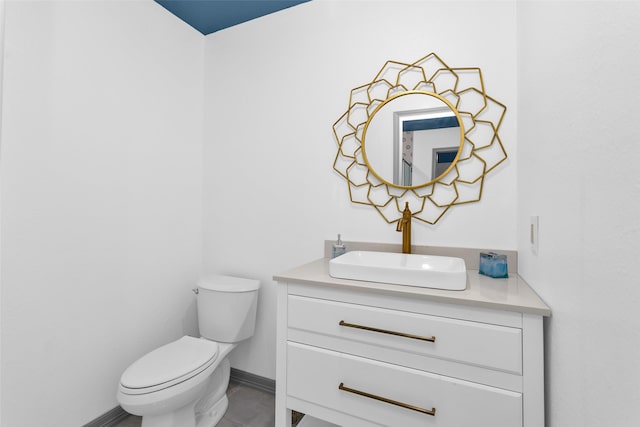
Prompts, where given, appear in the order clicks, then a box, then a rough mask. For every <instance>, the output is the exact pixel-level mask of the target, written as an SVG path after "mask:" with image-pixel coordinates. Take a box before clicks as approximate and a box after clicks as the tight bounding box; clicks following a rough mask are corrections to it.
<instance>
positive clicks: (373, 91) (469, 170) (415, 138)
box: [333, 53, 507, 224]
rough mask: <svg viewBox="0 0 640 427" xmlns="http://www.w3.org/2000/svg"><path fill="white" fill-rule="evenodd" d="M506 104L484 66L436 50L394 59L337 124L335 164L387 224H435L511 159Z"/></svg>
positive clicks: (356, 196) (357, 199)
mask: <svg viewBox="0 0 640 427" xmlns="http://www.w3.org/2000/svg"><path fill="white" fill-rule="evenodd" d="M506 110H507V108H506V107H505V106H504V105H503V104H501V103H500V102H498V101H496V100H495V99H494V98H492V97H490V96H489V95H487V94H486V92H485V88H484V81H483V79H482V72H481V71H480V69H479V68H470V67H460V68H452V67H449V66H448V65H447V64H445V63H444V61H442V59H440V57H438V55H436V54H435V53H430V54H428V55H427V56H425V57H423V58H421V59H419V60H417V61H416V62H413V63H404V62H398V61H387V62H386V63H385V64H384V66H383V67H382V68H381V69H380V71H379V72H378V73H377V74H376V76H375V77H374V78H373V80H372V81H371V82H369V83H366V84H363V85H361V86H358V87H356V88H354V89H352V90H351V93H350V95H349V106H348V108H347V111H345V112H344V114H342V116H340V118H339V119H338V120H337V121H336V122H335V123H334V125H333V133H334V136H335V140H336V142H337V144H338V150H337V153H336V157H335V159H334V162H333V169H334V170H335V171H336V172H337V173H338V174H339V175H340V176H341V177H342V178H344V179H345V181H346V182H347V184H348V188H349V197H350V199H351V201H352V202H353V203H356V204H361V205H368V206H372V207H373V208H374V209H376V210H377V211H378V213H379V214H380V215H381V216H382V217H383V218H384V219H385V221H387V222H388V223H396V222H398V221H399V220H400V219H401V218H402V211H403V210H404V207H405V203H408V204H409V208H410V210H411V213H412V217H413V218H415V219H418V220H420V221H423V222H426V223H428V224H435V223H436V222H438V221H439V220H440V219H441V218H442V217H443V215H444V214H445V213H446V212H447V211H448V210H449V209H450V208H451V207H452V206H456V205H461V204H466V203H472V202H477V201H479V200H480V198H481V197H482V189H483V186H484V177H485V176H486V175H487V174H488V173H489V172H491V171H492V170H494V169H495V168H496V167H497V166H498V165H500V164H501V163H502V162H504V161H505V160H506V159H507V153H506V151H505V150H504V146H503V145H502V141H501V140H500V137H499V135H498V131H499V129H500V125H501V124H502V120H503V118H504V115H505V113H506Z"/></svg>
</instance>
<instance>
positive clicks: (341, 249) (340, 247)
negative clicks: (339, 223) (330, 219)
mask: <svg viewBox="0 0 640 427" xmlns="http://www.w3.org/2000/svg"><path fill="white" fill-rule="evenodd" d="M346 251H347V248H346V247H345V246H344V243H342V240H340V235H339V234H338V241H337V242H335V243H334V244H333V247H332V249H331V258H335V257H338V256H340V255H342V254H344V253H345V252H346Z"/></svg>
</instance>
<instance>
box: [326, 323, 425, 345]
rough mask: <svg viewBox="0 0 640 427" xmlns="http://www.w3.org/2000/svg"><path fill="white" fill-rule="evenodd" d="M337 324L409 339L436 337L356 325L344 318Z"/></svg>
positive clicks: (422, 339)
mask: <svg viewBox="0 0 640 427" xmlns="http://www.w3.org/2000/svg"><path fill="white" fill-rule="evenodd" d="M338 324H339V325H340V326H346V327H348V328H356V329H364V330H365V331H373V332H380V333H381V334H389V335H395V336H398V337H404V338H411V339H414V340H421V341H429V342H436V337H434V336H431V337H421V336H420V335H412V334H405V333H403V332H396V331H389V330H386V329H378V328H372V327H371V326H362V325H356V324H354V323H347V322H345V321H344V320H341V321H340V323H338Z"/></svg>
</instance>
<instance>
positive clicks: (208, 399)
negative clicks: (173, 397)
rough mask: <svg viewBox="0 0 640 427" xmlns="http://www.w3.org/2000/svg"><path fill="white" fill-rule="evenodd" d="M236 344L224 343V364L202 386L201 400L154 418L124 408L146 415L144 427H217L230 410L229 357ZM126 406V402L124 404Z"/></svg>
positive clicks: (219, 365)
mask: <svg viewBox="0 0 640 427" xmlns="http://www.w3.org/2000/svg"><path fill="white" fill-rule="evenodd" d="M233 348H235V344H228V343H224V344H222V343H220V349H219V354H218V356H219V357H220V358H221V361H220V362H219V363H218V365H217V366H215V368H214V371H213V373H211V374H210V377H209V378H208V379H207V381H206V382H205V383H203V384H202V385H201V388H200V391H199V392H198V394H200V398H199V399H196V400H195V401H193V402H191V403H189V404H188V405H186V406H184V407H181V408H179V409H176V410H173V411H168V412H164V411H163V412H161V413H158V414H154V415H150V414H149V413H148V412H147V411H135V412H134V411H132V410H131V408H129V409H127V407H125V406H126V405H123V409H125V410H128V411H129V412H132V413H136V414H137V415H142V426H141V427H214V426H215V425H216V424H218V423H219V422H220V420H221V419H222V417H223V416H224V414H225V412H226V411H227V407H228V406H229V399H228V398H227V388H228V386H229V379H230V374H231V365H230V363H229V359H228V358H227V355H228V354H229V353H230V352H231V350H232V349H233ZM194 391H195V390H194ZM121 405H122V402H121Z"/></svg>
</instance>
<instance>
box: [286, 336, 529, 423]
mask: <svg viewBox="0 0 640 427" xmlns="http://www.w3.org/2000/svg"><path fill="white" fill-rule="evenodd" d="M287 357H288V365H287V394H288V396H291V397H294V398H296V399H301V400H304V401H308V402H311V403H313V404H316V405H320V406H324V407H326V408H332V409H333V410H336V411H338V412H339V413H343V414H346V415H348V416H352V417H357V418H360V419H363V420H365V421H368V422H370V423H371V425H382V426H394V427H395V426H403V427H413V426H420V427H425V426H427V427H428V426H439V427H464V426H474V427H521V426H522V395H521V394H520V393H516V392H511V391H507V390H502V389H498V388H494V387H489V386H484V385H480V384H476V383H471V382H467V381H463V380H458V379H454V378H449V377H445V376H441V375H436V374H432V373H427V372H422V371H419V370H415V369H411V368H405V367H401V366H397V365H392V364H388V363H384V362H379V361H375V360H371V359H365V358H362V357H358V356H352V355H346V354H342V353H338V352H335V351H331V350H325V349H320V348H317V347H311V346H307V345H305V344H298V343H289V344H288V345H287ZM380 399H388V400H387V401H383V400H380ZM346 415H345V417H346Z"/></svg>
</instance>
